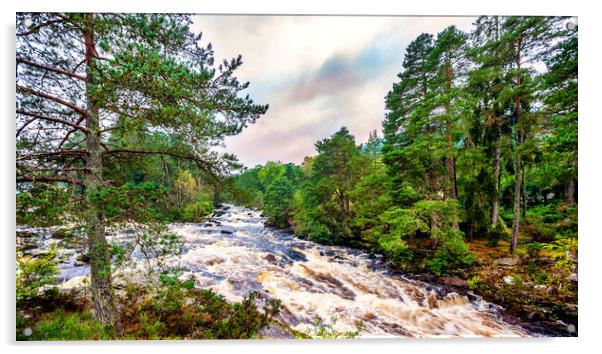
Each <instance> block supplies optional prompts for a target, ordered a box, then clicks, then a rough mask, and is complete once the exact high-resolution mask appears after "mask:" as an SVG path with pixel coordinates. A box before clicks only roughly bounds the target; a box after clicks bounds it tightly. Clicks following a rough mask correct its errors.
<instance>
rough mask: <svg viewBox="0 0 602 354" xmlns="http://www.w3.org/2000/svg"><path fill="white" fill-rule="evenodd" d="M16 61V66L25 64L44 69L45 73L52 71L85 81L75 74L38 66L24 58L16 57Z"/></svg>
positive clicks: (81, 76) (46, 66)
mask: <svg viewBox="0 0 602 354" xmlns="http://www.w3.org/2000/svg"><path fill="white" fill-rule="evenodd" d="M16 60H17V64H19V63H23V64H26V65H29V66H33V67H36V68H39V69H44V70H46V71H52V72H55V73H57V74H63V75H67V76H70V77H73V78H76V79H80V80H84V81H86V80H87V77H86V76H84V75H80V74H77V73H74V72H71V71H68V70H64V69H59V68H55V67H53V66H49V65H44V64H38V63H35V62H33V61H30V60H27V59H24V58H20V57H16Z"/></svg>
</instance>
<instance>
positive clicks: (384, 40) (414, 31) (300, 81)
mask: <svg viewBox="0 0 602 354" xmlns="http://www.w3.org/2000/svg"><path fill="white" fill-rule="evenodd" d="M474 20H475V19H474V18H471V17H370V16H363V17H352V16H335V17H332V16H241V15H238V16H232V15H227V16H222V15H220V16H217V15H212V16H206V15H203V16H197V17H195V22H194V29H195V31H200V32H203V42H205V44H206V43H207V42H211V43H212V45H213V48H214V50H215V57H216V63H219V62H221V61H222V59H225V58H232V57H235V56H237V55H238V54H241V55H242V57H243V65H242V66H241V68H240V69H239V70H238V71H237V75H236V76H237V77H238V78H239V80H241V81H250V86H249V89H247V90H246V91H247V93H248V94H249V95H250V96H251V97H252V98H253V99H254V100H255V102H257V103H261V104H266V103H267V104H269V105H270V108H269V110H268V112H267V113H266V114H265V115H264V116H262V117H261V118H260V119H259V120H258V121H257V122H256V123H255V124H253V125H250V126H249V127H247V128H246V129H244V130H243V132H242V133H241V134H239V135H237V136H235V137H230V138H228V139H227V140H226V151H228V152H231V153H234V154H236V155H237V156H238V158H239V160H240V161H241V162H243V163H244V164H245V165H246V166H248V167H252V166H255V165H256V164H261V163H264V162H266V161H282V162H289V161H290V162H294V163H300V162H301V161H303V157H305V156H308V155H314V154H315V150H314V143H315V142H316V141H317V140H319V139H323V138H325V137H328V136H330V135H331V134H333V133H334V132H336V131H337V130H338V129H339V128H340V127H341V126H346V127H347V128H349V130H350V131H351V133H352V134H353V135H355V137H356V141H357V143H358V144H359V143H363V142H365V141H366V140H367V138H368V134H369V132H370V131H372V130H374V129H377V130H378V132H379V135H381V132H382V120H383V118H384V114H385V109H384V97H385V95H386V93H387V92H388V91H389V89H390V88H391V86H392V84H393V83H394V82H396V81H397V80H396V79H397V77H396V75H397V73H398V72H399V71H400V70H401V63H402V60H403V53H404V52H405V48H406V46H407V45H408V44H409V43H410V41H412V40H413V39H414V38H416V37H417V36H418V35H419V34H420V33H422V32H428V33H432V34H435V35H436V34H437V33H438V32H440V31H442V30H443V29H444V28H445V27H447V26H449V25H456V27H458V28H459V29H463V30H469V29H470V27H471V24H472V22H473V21H474Z"/></svg>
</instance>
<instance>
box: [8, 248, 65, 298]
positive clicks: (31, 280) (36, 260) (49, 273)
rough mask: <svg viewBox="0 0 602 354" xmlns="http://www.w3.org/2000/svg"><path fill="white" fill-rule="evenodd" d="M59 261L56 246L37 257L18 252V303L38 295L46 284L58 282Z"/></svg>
mask: <svg viewBox="0 0 602 354" xmlns="http://www.w3.org/2000/svg"><path fill="white" fill-rule="evenodd" d="M59 261H60V260H59V259H58V250H57V249H56V248H55V247H51V248H50V249H48V251H46V252H45V253H43V254H41V255H39V256H35V257H34V256H30V255H26V256H24V255H22V254H20V252H18V253H17V277H16V293H17V295H16V296H17V305H18V304H19V303H21V302H23V301H27V300H29V299H31V298H34V297H36V296H38V295H39V294H40V290H41V289H43V288H44V287H45V286H46V285H53V284H55V283H56V277H57V275H58V266H57V265H58V263H59Z"/></svg>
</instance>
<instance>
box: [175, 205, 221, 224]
mask: <svg viewBox="0 0 602 354" xmlns="http://www.w3.org/2000/svg"><path fill="white" fill-rule="evenodd" d="M212 211H213V202H211V201H208V200H199V201H196V202H192V203H190V204H188V205H186V207H184V210H183V211H182V220H184V221H188V222H201V221H203V219H204V218H205V217H207V216H208V215H209V214H211V212H212Z"/></svg>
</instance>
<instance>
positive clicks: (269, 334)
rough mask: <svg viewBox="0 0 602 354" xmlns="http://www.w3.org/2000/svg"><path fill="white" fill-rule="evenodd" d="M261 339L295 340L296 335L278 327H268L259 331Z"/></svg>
mask: <svg viewBox="0 0 602 354" xmlns="http://www.w3.org/2000/svg"><path fill="white" fill-rule="evenodd" d="M259 337H261V338H266V339H295V338H296V337H295V335H294V334H292V333H291V332H290V331H287V330H286V329H284V328H282V327H280V326H277V325H273V324H272V325H269V326H267V327H264V328H262V329H261V330H260V331H259Z"/></svg>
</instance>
